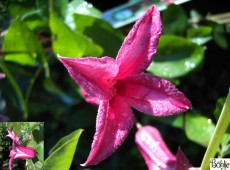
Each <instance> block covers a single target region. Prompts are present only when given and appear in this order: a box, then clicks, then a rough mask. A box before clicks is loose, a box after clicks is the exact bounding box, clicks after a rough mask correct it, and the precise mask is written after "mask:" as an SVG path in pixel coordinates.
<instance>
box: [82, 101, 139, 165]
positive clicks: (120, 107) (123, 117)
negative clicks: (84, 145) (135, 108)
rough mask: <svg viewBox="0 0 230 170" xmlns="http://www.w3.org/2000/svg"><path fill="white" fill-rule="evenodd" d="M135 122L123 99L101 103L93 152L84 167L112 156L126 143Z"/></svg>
mask: <svg viewBox="0 0 230 170" xmlns="http://www.w3.org/2000/svg"><path fill="white" fill-rule="evenodd" d="M134 122H135V118H134V115H133V113H132V110H131V108H130V106H128V105H127V104H126V103H125V102H124V101H123V98H121V97H116V98H114V99H112V100H111V101H110V102H109V103H108V102H107V101H101V103H100V106H99V110H98V115H97V122H96V133H95V135H94V140H93V143H92V146H91V151H90V154H89V156H88V159H87V161H86V162H85V163H84V164H82V166H89V165H96V164H98V163H100V162H101V161H102V160H104V159H106V158H107V157H108V156H110V155H111V154H112V153H113V152H114V151H115V150H116V149H117V148H118V147H119V146H120V145H121V144H122V143H123V142H124V140H125V138H126V137H127V135H128V133H129V131H130V130H131V128H132V127H133V124H134Z"/></svg>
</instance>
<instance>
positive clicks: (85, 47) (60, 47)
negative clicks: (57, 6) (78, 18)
mask: <svg viewBox="0 0 230 170" xmlns="http://www.w3.org/2000/svg"><path fill="white" fill-rule="evenodd" d="M50 28H51V31H52V34H53V41H52V46H53V50H54V52H55V53H57V54H60V55H61V56H68V57H82V56H86V55H90V56H99V55H101V54H102V52H103V49H102V48H101V47H100V46H99V45H97V44H95V43H93V42H92V41H91V40H90V39H88V38H87V37H85V36H84V35H83V34H81V33H79V32H74V31H72V30H71V29H70V28H69V27H68V26H67V25H66V24H65V23H64V22H63V21H62V20H61V19H59V18H58V17H57V16H56V15H55V14H54V13H51V14H50Z"/></svg>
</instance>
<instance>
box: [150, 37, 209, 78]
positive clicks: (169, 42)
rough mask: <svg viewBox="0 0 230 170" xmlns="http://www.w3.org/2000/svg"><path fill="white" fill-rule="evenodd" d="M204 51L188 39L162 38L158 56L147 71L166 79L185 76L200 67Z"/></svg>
mask: <svg viewBox="0 0 230 170" xmlns="http://www.w3.org/2000/svg"><path fill="white" fill-rule="evenodd" d="M204 51H205V49H204V48H203V47H202V46H199V45H197V44H195V43H193V42H191V41H189V40H188V39H185V38H182V37H178V36H172V35H164V36H161V38H160V41H159V45H158V51H157V54H156V56H155V57H154V60H153V62H152V63H151V65H150V66H149V68H148V69H147V70H148V71H149V72H151V73H153V74H156V75H158V76H161V77H165V78H177V77H180V76H184V75H186V74H188V73H189V72H191V71H193V70H194V69H196V68H197V67H198V66H199V64H200V63H201V62H202V60H203V57H204Z"/></svg>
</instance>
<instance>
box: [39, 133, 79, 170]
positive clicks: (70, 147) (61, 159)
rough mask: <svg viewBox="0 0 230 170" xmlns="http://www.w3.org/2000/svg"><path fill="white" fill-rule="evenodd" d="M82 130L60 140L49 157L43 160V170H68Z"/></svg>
mask: <svg viewBox="0 0 230 170" xmlns="http://www.w3.org/2000/svg"><path fill="white" fill-rule="evenodd" d="M81 133H82V130H81V129H79V130H76V131H74V132H72V133H71V134H69V135H67V136H65V137H63V138H62V139H60V140H59V141H58V142H57V143H56V145H55V146H54V147H53V148H52V149H51V155H50V156H49V157H48V158H47V159H46V160H45V162H44V166H43V169H45V170H69V168H70V166H71V163H72V160H73V156H74V153H75V150H76V146H77V143H78V140H79V137H80V135H81Z"/></svg>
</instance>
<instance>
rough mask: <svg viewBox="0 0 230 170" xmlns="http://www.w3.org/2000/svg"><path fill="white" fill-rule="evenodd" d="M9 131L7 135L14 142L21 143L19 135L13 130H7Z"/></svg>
mask: <svg viewBox="0 0 230 170" xmlns="http://www.w3.org/2000/svg"><path fill="white" fill-rule="evenodd" d="M7 131H8V135H6V137H9V138H11V139H12V141H13V144H14V143H17V144H21V143H20V141H19V137H18V136H17V135H15V133H14V131H13V130H12V131H11V130H9V129H8V130H7Z"/></svg>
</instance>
